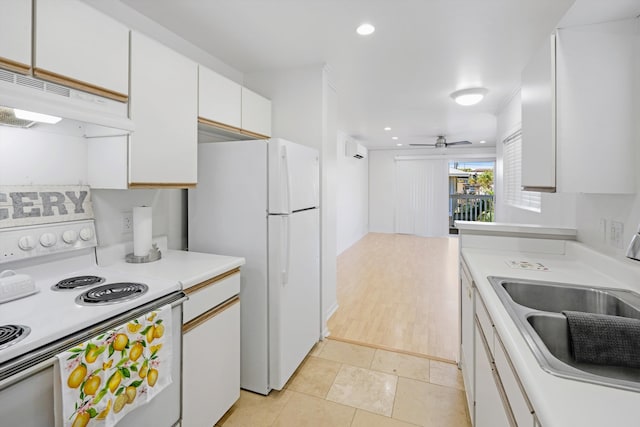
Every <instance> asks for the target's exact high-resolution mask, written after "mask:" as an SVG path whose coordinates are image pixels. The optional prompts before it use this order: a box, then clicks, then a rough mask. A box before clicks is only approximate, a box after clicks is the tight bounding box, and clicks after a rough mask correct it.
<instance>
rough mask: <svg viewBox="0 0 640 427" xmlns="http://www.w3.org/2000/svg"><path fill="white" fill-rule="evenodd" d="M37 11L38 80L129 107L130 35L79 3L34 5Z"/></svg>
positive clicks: (48, 0) (41, 1) (39, 1)
mask: <svg viewBox="0 0 640 427" xmlns="http://www.w3.org/2000/svg"><path fill="white" fill-rule="evenodd" d="M5 3H11V2H5ZM34 8H35V21H34V25H35V31H34V61H33V62H34V63H33V67H34V75H35V76H36V77H40V78H42V79H45V80H49V81H53V82H56V83H61V84H64V85H67V86H72V87H76V88H78V89H81V90H85V91H87V92H91V93H95V94H97V95H101V96H105V97H108V98H112V99H116V100H119V101H126V100H127V96H128V93H129V29H128V28H127V27H126V26H124V25H123V24H121V23H119V22H117V21H115V20H113V19H112V18H110V17H108V16H106V15H104V14H102V13H101V12H99V11H97V10H95V9H93V8H92V7H90V6H88V5H87V4H86V3H84V2H82V1H80V0H35V1H34ZM3 14H4V13H3ZM2 31H4V29H3V30H2Z"/></svg>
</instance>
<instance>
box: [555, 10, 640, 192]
mask: <svg viewBox="0 0 640 427" xmlns="http://www.w3.org/2000/svg"><path fill="white" fill-rule="evenodd" d="M637 60H638V22H637V19H628V20H621V21H614V22H607V23H602V24H594V25H585V26H579V27H569V28H562V29H559V30H558V33H557V112H558V135H557V137H558V161H559V162H560V163H559V164H560V166H559V167H558V186H559V188H560V189H561V191H566V192H583V193H634V192H635V189H636V188H635V181H636V178H635V169H636V167H635V166H636V165H635V160H636V159H635V152H636V148H635V146H636V145H637V144H636V143H635V139H636V138H635V132H636V128H637V126H636V122H637V114H634V113H636V111H637V110H636V106H635V105H634V99H637V98H638V95H637V94H638V82H639V80H638V76H639V74H638V68H637V67H638V65H637Z"/></svg>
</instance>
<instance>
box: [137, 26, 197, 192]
mask: <svg viewBox="0 0 640 427" xmlns="http://www.w3.org/2000/svg"><path fill="white" fill-rule="evenodd" d="M129 113H130V116H131V119H132V120H133V121H134V122H135V124H136V130H135V132H134V133H133V134H131V136H130V137H129V139H130V140H129V187H130V188H140V187H156V188H161V187H174V188H177V187H181V188H184V187H191V186H194V185H195V183H196V181H197V156H198V152H197V130H198V123H197V117H198V65H197V64H196V63H195V62H193V61H191V60H189V59H187V58H185V57H184V56H182V55H180V54H178V53H176V52H174V51H173V50H171V49H169V48H167V47H165V46H163V45H161V44H160V43H158V42H156V41H154V40H151V39H149V38H148V37H146V36H143V35H142V34H140V33H136V32H131V96H130V99H129Z"/></svg>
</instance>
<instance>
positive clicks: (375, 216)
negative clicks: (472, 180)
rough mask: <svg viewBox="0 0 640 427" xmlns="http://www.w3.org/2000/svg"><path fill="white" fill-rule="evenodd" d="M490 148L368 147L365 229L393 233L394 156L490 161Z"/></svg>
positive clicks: (491, 155) (492, 153)
mask: <svg viewBox="0 0 640 427" xmlns="http://www.w3.org/2000/svg"><path fill="white" fill-rule="evenodd" d="M495 155H496V154H495V151H494V149H493V147H487V148H455V149H449V150H448V151H444V152H442V151H436V150H434V149H429V148H425V149H406V150H369V231H371V232H375V233H394V232H395V214H394V204H395V200H396V194H395V188H396V167H395V157H396V156H417V157H423V158H429V159H447V160H449V161H453V160H458V161H462V160H466V159H474V160H493V159H494V158H495Z"/></svg>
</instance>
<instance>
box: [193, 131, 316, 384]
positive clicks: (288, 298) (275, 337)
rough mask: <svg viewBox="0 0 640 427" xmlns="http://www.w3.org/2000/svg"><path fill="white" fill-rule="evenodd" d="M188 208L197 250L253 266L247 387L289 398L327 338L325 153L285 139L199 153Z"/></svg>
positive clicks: (246, 303)
mask: <svg viewBox="0 0 640 427" xmlns="http://www.w3.org/2000/svg"><path fill="white" fill-rule="evenodd" d="M188 203H189V205H188V221H189V223H188V227H189V232H188V235H189V250H192V251H197V252H209V253H217V254H225V255H237V256H243V257H245V259H246V264H245V265H244V266H243V267H242V271H241V279H242V280H241V289H240V311H241V322H240V330H241V338H240V342H241V368H240V385H241V387H242V388H244V389H246V390H251V391H253V392H256V393H261V394H268V393H269V391H270V390H271V389H276V390H281V389H282V387H284V385H285V384H286V382H287V380H288V379H289V378H290V377H291V375H292V374H293V372H294V371H295V370H296V368H297V367H298V366H299V365H300V363H301V362H302V360H303V359H304V357H305V356H306V355H307V353H308V352H309V351H310V350H311V348H312V347H313V345H314V344H315V343H316V342H317V341H318V340H319V339H320V335H321V326H320V324H321V320H320V224H319V212H318V211H319V159H318V151H317V150H315V149H312V148H309V147H306V146H303V145H300V144H296V143H293V142H289V141H285V140H282V139H270V140H267V141H233V142H216V143H203V144H199V145H198V184H197V187H196V188H195V189H193V190H189V195H188ZM194 297H195V296H194ZM219 345H221V346H223V345H224V343H219Z"/></svg>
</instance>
